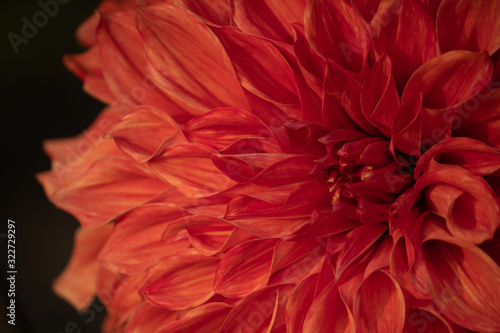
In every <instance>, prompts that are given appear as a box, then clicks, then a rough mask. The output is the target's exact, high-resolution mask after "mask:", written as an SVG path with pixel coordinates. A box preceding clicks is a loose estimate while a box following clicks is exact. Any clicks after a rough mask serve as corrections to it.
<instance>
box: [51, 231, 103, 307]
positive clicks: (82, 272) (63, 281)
mask: <svg viewBox="0 0 500 333" xmlns="http://www.w3.org/2000/svg"><path fill="white" fill-rule="evenodd" d="M110 233H111V225H105V226H101V227H98V228H95V229H82V228H80V229H78V230H77V231H76V233H75V245H74V248H73V253H72V254H71V260H70V261H69V263H68V265H67V266H66V268H65V269H64V271H63V272H62V273H61V274H60V275H59V276H58V277H57V279H56V280H55V281H54V284H53V289H54V292H55V293H56V294H57V295H59V296H60V297H62V298H64V299H65V300H66V301H67V302H69V303H70V304H71V305H72V306H74V307H75V308H76V309H77V310H78V311H83V310H85V309H86V308H87V307H88V306H89V305H90V302H91V301H92V299H93V298H94V296H95V294H96V293H97V271H98V269H99V266H100V264H99V262H98V261H97V255H98V254H99V252H100V251H101V249H102V247H103V246H104V243H105V242H106V240H107V239H108V237H109V235H110Z"/></svg>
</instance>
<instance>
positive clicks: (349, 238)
mask: <svg viewBox="0 0 500 333" xmlns="http://www.w3.org/2000/svg"><path fill="white" fill-rule="evenodd" d="M386 230H387V225H386V224H385V223H378V224H368V225H362V226H360V227H358V228H356V229H354V230H353V231H351V232H350V233H348V234H347V235H346V238H345V245H344V248H343V249H342V252H341V253H340V255H339V258H338V260H337V265H336V268H335V271H336V274H335V276H336V277H337V279H338V278H339V277H340V276H341V275H342V273H343V272H344V271H345V270H346V269H347V268H348V267H350V266H351V265H352V264H353V263H354V262H355V261H356V260H357V259H359V258H360V257H361V256H362V255H363V254H365V253H366V252H367V251H368V250H369V249H370V248H371V247H372V245H373V244H375V242H376V241H377V240H378V239H379V238H380V236H382V234H383V233H384V232H385V231H386Z"/></svg>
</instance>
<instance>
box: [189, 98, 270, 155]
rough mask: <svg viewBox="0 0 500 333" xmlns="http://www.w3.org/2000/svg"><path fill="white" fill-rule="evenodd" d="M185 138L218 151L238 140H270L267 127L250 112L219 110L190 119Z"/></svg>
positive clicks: (231, 109)
mask: <svg viewBox="0 0 500 333" xmlns="http://www.w3.org/2000/svg"><path fill="white" fill-rule="evenodd" d="M184 133H185V134H186V137H187V138H188V139H189V140H190V141H192V142H195V143H200V144H205V145H208V146H210V147H212V148H214V149H217V150H220V149H223V148H226V147H227V146H229V145H230V144H232V143H234V142H235V141H237V140H239V139H252V138H259V139H262V138H271V137H272V133H271V132H270V131H269V129H268V128H267V126H266V125H265V124H264V123H263V122H262V121H261V120H260V119H259V118H258V117H256V116H255V115H253V114H252V113H250V112H247V111H244V110H240V109H235V108H219V109H215V110H212V111H210V112H207V113H205V114H204V115H202V116H199V117H196V118H194V119H192V120H191V121H190V122H188V123H187V124H186V126H185V127H184Z"/></svg>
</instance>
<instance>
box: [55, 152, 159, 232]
mask: <svg viewBox="0 0 500 333" xmlns="http://www.w3.org/2000/svg"><path fill="white" fill-rule="evenodd" d="M165 187H166V186H165V184H164V183H163V182H162V181H161V180H159V179H158V178H157V177H155V176H154V175H152V174H151V173H150V172H149V171H147V170H146V169H145V168H143V167H142V166H139V165H137V164H135V163H134V162H133V161H131V160H128V159H124V158H120V157H104V158H102V159H100V160H98V161H97V162H95V163H94V164H93V165H92V166H90V167H89V169H88V170H87V171H86V172H85V173H84V174H83V175H82V176H81V177H80V178H78V179H76V180H74V181H73V182H71V183H70V184H68V186H66V187H64V188H62V189H60V190H59V191H57V192H55V193H54V194H53V196H52V198H51V200H52V201H53V202H54V204H55V205H56V206H58V207H61V208H62V209H64V210H66V211H68V212H70V213H71V214H73V215H74V216H75V217H76V218H77V219H78V220H79V221H80V223H81V224H82V225H83V226H84V227H95V226H99V225H102V224H104V223H106V222H108V221H110V220H112V219H113V218H115V217H116V216H118V215H119V214H121V213H124V212H126V211H127V210H129V209H131V208H134V207H137V206H139V205H141V204H143V203H145V202H146V201H148V200H150V199H151V198H153V197H154V196H156V195H157V194H159V193H160V192H161V191H162V190H164V189H165Z"/></svg>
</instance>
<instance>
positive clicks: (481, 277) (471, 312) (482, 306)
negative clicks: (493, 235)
mask: <svg viewBox="0 0 500 333" xmlns="http://www.w3.org/2000/svg"><path fill="white" fill-rule="evenodd" d="M423 251H424V254H425V259H424V260H425V264H426V265H427V266H428V267H429V272H430V274H431V275H430V276H428V280H427V281H426V282H427V285H428V287H429V290H430V292H431V294H432V296H433V299H434V302H435V304H436V306H437V307H438V308H439V310H440V311H441V312H442V313H443V314H444V315H445V316H446V317H447V318H449V319H450V320H452V321H454V322H455V323H457V324H459V325H461V326H463V327H466V328H468V329H470V330H473V331H482V332H496V331H498V330H500V323H499V322H498V318H499V316H500V311H499V309H500V294H499V293H498V291H499V290H500V268H499V267H498V266H497V264H496V263H495V262H494V261H493V260H492V259H491V258H490V257H488V256H487V255H486V254H485V253H484V252H483V251H481V250H480V249H479V248H477V247H475V246H473V245H467V246H465V244H462V243H458V244H457V245H455V244H450V243H446V242H443V241H439V240H428V241H426V242H425V243H424V244H423ZM436 253H439V254H440V255H439V256H436V255H435V254H436Z"/></svg>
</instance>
